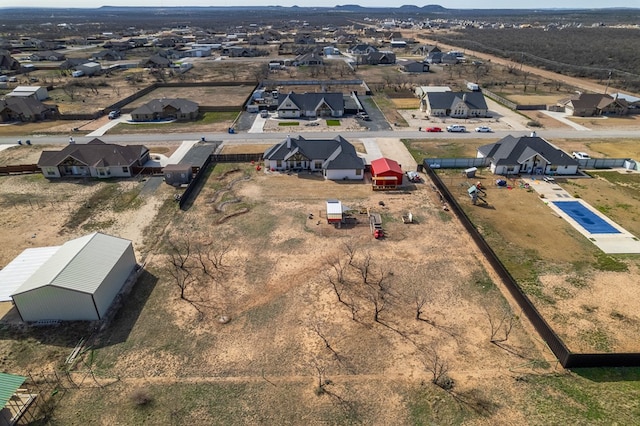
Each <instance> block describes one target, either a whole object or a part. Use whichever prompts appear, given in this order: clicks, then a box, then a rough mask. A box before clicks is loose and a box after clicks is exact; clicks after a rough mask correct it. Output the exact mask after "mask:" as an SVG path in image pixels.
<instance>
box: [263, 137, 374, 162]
mask: <svg viewBox="0 0 640 426" xmlns="http://www.w3.org/2000/svg"><path fill="white" fill-rule="evenodd" d="M288 139H290V140H291V145H290V147H287V141H288ZM288 139H285V140H284V141H282V142H280V143H279V144H277V145H274V146H272V147H271V148H269V149H267V150H266V151H265V153H264V159H265V160H273V161H278V160H280V161H285V160H287V159H288V158H290V157H291V156H292V155H294V154H298V153H299V154H300V155H303V156H304V157H306V158H307V159H309V160H310V161H314V160H322V161H323V165H322V168H323V169H334V170H337V169H339V170H345V169H364V160H363V159H362V158H360V157H358V155H357V153H356V149H355V148H354V146H353V145H351V144H350V143H349V142H347V141H346V140H345V139H344V138H343V137H342V136H336V137H335V138H334V139H313V140H307V139H304V138H303V137H302V136H298V137H297V138H288Z"/></svg>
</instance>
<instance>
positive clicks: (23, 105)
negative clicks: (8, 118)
mask: <svg viewBox="0 0 640 426" xmlns="http://www.w3.org/2000/svg"><path fill="white" fill-rule="evenodd" d="M4 109H10V110H11V111H13V112H14V113H16V114H20V115H23V116H25V117H33V116H34V115H39V114H42V113H44V112H47V111H50V110H55V107H52V106H48V105H45V104H43V103H42V102H40V101H39V100H37V99H33V98H26V97H14V96H12V97H8V98H5V99H3V100H0V112H1V111H3V110H4Z"/></svg>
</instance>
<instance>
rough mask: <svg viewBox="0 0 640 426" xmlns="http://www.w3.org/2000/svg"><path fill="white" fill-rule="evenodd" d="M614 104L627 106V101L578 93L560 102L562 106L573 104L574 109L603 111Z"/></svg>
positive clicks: (607, 96)
mask: <svg viewBox="0 0 640 426" xmlns="http://www.w3.org/2000/svg"><path fill="white" fill-rule="evenodd" d="M614 102H617V103H619V104H621V105H623V106H627V101H626V100H624V99H621V98H614V97H613V96H611V95H605V94H601V93H578V94H575V95H572V96H569V97H566V98H563V99H560V100H559V101H558V103H559V104H561V105H569V104H571V105H572V106H573V108H574V109H592V108H595V109H603V108H606V107H607V106H609V105H611V104H612V103H614Z"/></svg>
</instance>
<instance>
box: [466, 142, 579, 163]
mask: <svg viewBox="0 0 640 426" xmlns="http://www.w3.org/2000/svg"><path fill="white" fill-rule="evenodd" d="M478 152H479V153H480V154H482V155H483V156H484V157H486V158H489V159H491V162H492V163H494V164H495V165H497V166H501V165H515V164H521V163H523V162H525V161H526V160H528V159H529V158H531V157H532V156H534V155H539V156H541V157H543V158H544V159H545V160H547V162H549V164H554V165H559V166H572V165H577V164H578V162H577V161H576V160H575V159H574V158H572V157H571V156H570V155H568V154H567V153H565V152H564V151H562V150H560V149H558V148H556V147H555V146H553V145H551V144H550V143H549V142H547V141H546V140H544V139H543V138H541V137H538V136H521V137H517V138H516V137H514V136H511V135H509V136H506V137H504V138H502V139H500V140H499V141H498V142H496V143H492V144H488V145H483V146H481V147H479V148H478Z"/></svg>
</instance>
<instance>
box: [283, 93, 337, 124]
mask: <svg viewBox="0 0 640 426" xmlns="http://www.w3.org/2000/svg"><path fill="white" fill-rule="evenodd" d="M276 111H277V112H278V117H280V118H298V117H342V116H343V115H344V97H343V96H342V93H294V92H291V93H289V94H288V95H286V96H278V107H277V109H276Z"/></svg>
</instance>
